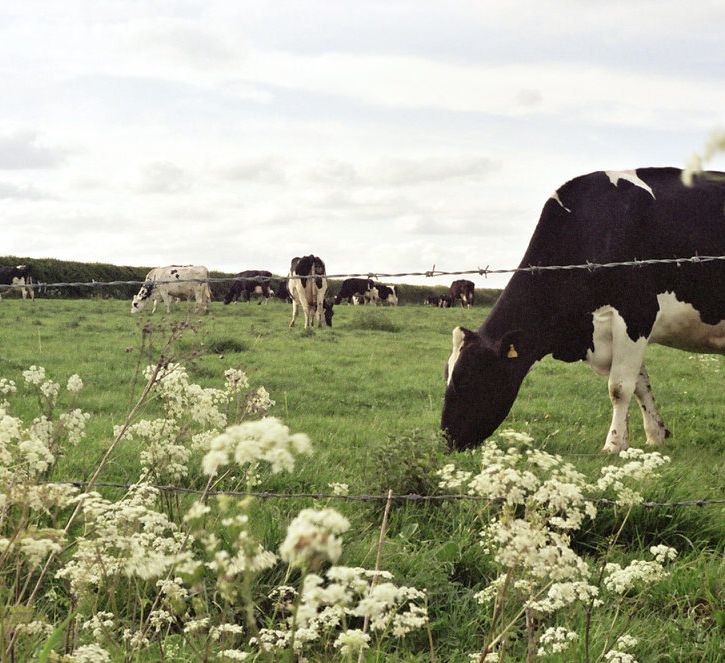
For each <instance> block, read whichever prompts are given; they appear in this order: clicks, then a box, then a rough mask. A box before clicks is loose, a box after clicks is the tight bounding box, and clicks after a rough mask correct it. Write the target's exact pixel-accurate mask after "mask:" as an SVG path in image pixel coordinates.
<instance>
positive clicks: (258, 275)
mask: <svg viewBox="0 0 725 663" xmlns="http://www.w3.org/2000/svg"><path fill="white" fill-rule="evenodd" d="M235 278H236V279H239V280H238V281H234V283H232V286H231V287H230V288H229V292H227V294H226V297H224V303H225V304H231V303H232V302H236V301H237V300H238V299H240V298H241V299H242V301H245V302H250V301H252V295H260V299H259V301H258V302H257V303H258V304H261V303H262V301H265V302H266V301H268V300H269V297H270V290H269V279H270V278H272V272H267V271H265V270H263V269H247V270H245V271H243V272H239V274H237V275H236V276H235Z"/></svg>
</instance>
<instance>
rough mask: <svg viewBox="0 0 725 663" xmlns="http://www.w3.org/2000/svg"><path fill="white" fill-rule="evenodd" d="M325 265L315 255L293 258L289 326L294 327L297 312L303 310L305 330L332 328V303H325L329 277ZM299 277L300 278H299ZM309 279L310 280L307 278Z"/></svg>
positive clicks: (289, 283) (289, 281) (289, 282)
mask: <svg viewBox="0 0 725 663" xmlns="http://www.w3.org/2000/svg"><path fill="white" fill-rule="evenodd" d="M326 273H327V272H326V269H325V263H324V262H322V260H321V259H320V258H318V257H317V256H314V255H309V256H304V257H302V258H292V262H291V264H290V273H289V279H288V286H287V287H288V288H289V292H290V295H291V296H292V320H290V323H289V326H290V327H294V324H295V320H296V319H297V310H298V309H299V308H301V309H302V312H303V313H304V316H305V329H307V328H308V327H314V325H315V321H317V326H318V327H322V324H323V323H322V320H323V317H324V320H325V324H326V325H327V326H328V327H332V316H333V315H334V311H333V310H332V303H330V302H328V301H325V293H326V292H327V277H326V276H325V275H326ZM298 277H299V278H298ZM306 277H309V278H306Z"/></svg>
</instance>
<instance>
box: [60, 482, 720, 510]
mask: <svg viewBox="0 0 725 663" xmlns="http://www.w3.org/2000/svg"><path fill="white" fill-rule="evenodd" d="M47 484H48V485H60V486H75V487H76V488H83V487H84V486H88V485H91V483H90V482H88V481H49V482H47ZM92 485H93V487H97V488H116V489H119V490H129V489H131V488H133V487H134V486H136V485H138V484H132V483H101V482H94V483H93V484H92ZM149 485H151V487H152V488H154V489H156V490H158V491H159V492H164V493H179V494H184V495H204V494H206V495H207V496H210V497H214V496H217V495H225V496H229V497H256V498H258V499H261V500H275V499H279V500H297V499H313V500H339V501H343V502H387V501H388V500H390V501H392V502H406V503H414V502H457V501H467V502H488V503H497V502H498V503H502V502H505V501H506V498H505V497H500V498H489V497H482V496H480V495H465V494H449V495H445V494H443V495H420V494H417V493H408V494H405V495H395V494H393V495H387V494H385V495H382V494H372V495H342V494H339V493H314V492H310V493H276V492H271V491H263V492H255V491H237V490H207V491H204V490H202V489H200V488H187V487H184V486H174V485H157V484H149ZM589 501H590V502H591V503H593V504H595V505H597V506H620V505H619V503H618V502H617V501H616V500H611V499H607V498H599V499H591V500H589ZM720 504H725V498H701V499H693V500H678V501H672V502H653V501H644V502H640V503H639V504H638V506H641V507H643V508H645V509H658V508H673V507H687V506H700V507H702V506H714V505H720Z"/></svg>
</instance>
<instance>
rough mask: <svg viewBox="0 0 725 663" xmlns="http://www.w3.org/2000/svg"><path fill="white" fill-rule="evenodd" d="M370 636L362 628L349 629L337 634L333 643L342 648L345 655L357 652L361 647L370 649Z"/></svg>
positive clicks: (337, 647)
mask: <svg viewBox="0 0 725 663" xmlns="http://www.w3.org/2000/svg"><path fill="white" fill-rule="evenodd" d="M369 643H370V636H369V635H368V634H367V633H363V631H361V630H360V629H349V630H347V631H343V632H342V633H340V635H338V636H337V640H335V642H334V643H333V644H334V646H335V648H336V649H339V650H340V653H341V654H342V655H343V656H350V655H352V654H357V653H358V652H359V651H360V650H361V649H368V648H369V646H370V644H369Z"/></svg>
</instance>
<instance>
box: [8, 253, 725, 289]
mask: <svg viewBox="0 0 725 663" xmlns="http://www.w3.org/2000/svg"><path fill="white" fill-rule="evenodd" d="M723 261H725V256H699V255H695V256H690V257H686V258H649V259H645V260H637V259H634V260H623V261H615V262H605V263H597V262H590V261H587V262H584V263H579V264H573V265H528V266H524V267H504V268H491V267H490V266H486V267H476V268H473V269H463V270H453V271H449V270H440V269H436V268H435V265H433V267H432V268H431V269H429V270H424V271H409V272H382V271H373V272H352V273H344V274H343V273H340V274H322V275H319V274H314V276H324V277H325V278H328V279H344V278H370V279H375V278H378V279H380V278H402V277H406V276H424V277H426V278H435V277H438V276H476V275H478V276H483V277H484V278H485V277H488V276H489V275H498V274H520V273H532V274H539V273H542V272H551V271H573V270H586V271H589V272H594V271H597V270H600V269H612V268H617V267H638V268H640V267H646V266H650V265H676V266H682V265H701V264H706V263H711V262H723ZM180 267H183V265H180ZM310 276H312V275H309V274H308V275H304V276H302V275H296V274H290V275H280V276H261V275H260V276H224V277H210V278H179V279H170V280H161V279H158V280H154V281H153V283H154V284H155V285H168V284H171V283H210V284H213V283H230V282H235V281H236V282H245V281H252V282H257V283H269V282H270V281H276V280H279V279H280V278H282V279H293V280H296V279H307V278H309V277H310ZM146 283H148V281H140V280H130V281H95V280H94V281H60V282H57V283H46V282H43V281H37V282H36V281H33V282H31V283H17V284H13V283H10V284H6V285H3V286H2V287H3V288H10V289H23V288H34V289H41V288H80V287H87V288H102V287H111V286H122V285H139V286H140V285H144V284H146Z"/></svg>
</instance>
